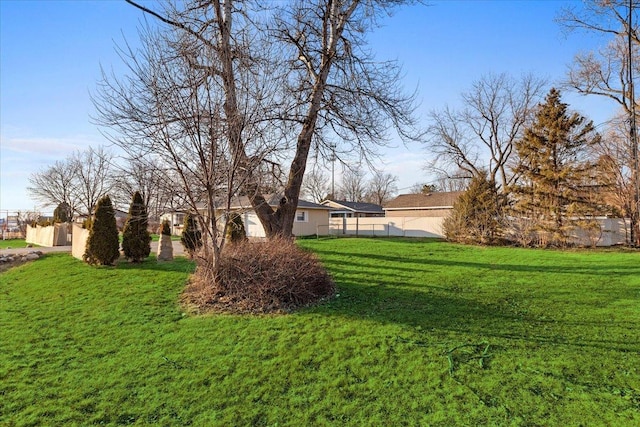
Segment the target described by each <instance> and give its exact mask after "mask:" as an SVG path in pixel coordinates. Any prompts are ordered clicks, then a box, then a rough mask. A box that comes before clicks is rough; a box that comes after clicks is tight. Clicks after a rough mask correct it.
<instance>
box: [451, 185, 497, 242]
mask: <svg viewBox="0 0 640 427" xmlns="http://www.w3.org/2000/svg"><path fill="white" fill-rule="evenodd" d="M502 206H503V204H502V198H501V197H500V195H499V194H498V190H497V188H496V185H495V183H494V182H491V181H489V180H488V178H487V174H486V173H483V174H481V175H478V176H475V177H474V178H473V179H472V180H471V183H470V185H469V188H468V189H467V191H465V192H464V193H463V194H462V195H461V196H460V197H459V198H458V200H456V202H455V203H454V204H453V210H452V212H451V215H450V216H449V217H447V218H446V219H445V220H444V223H443V225H442V227H443V231H444V233H445V236H446V237H447V239H449V240H452V241H456V242H465V243H482V244H491V243H495V242H496V240H498V239H499V237H500V232H501V223H502Z"/></svg>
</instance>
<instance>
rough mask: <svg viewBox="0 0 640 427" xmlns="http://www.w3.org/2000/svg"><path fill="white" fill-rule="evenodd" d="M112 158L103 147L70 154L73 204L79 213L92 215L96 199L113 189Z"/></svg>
mask: <svg viewBox="0 0 640 427" xmlns="http://www.w3.org/2000/svg"><path fill="white" fill-rule="evenodd" d="M112 160H113V155H112V154H111V153H109V152H108V151H106V150H105V149H104V148H103V147H98V148H95V149H94V148H89V149H88V150H85V151H77V152H75V153H74V154H73V155H72V156H71V158H70V162H71V163H72V164H73V169H74V170H75V174H76V176H75V184H76V185H75V195H76V205H75V206H76V211H77V212H78V213H79V214H80V215H92V214H93V211H94V209H95V206H96V204H97V203H98V200H100V199H101V198H102V197H103V196H105V195H107V194H108V193H109V192H110V191H111V190H112V189H113V185H114V181H113V179H112V175H111V171H112V166H111V162H112Z"/></svg>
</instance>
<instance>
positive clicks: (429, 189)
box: [407, 182, 440, 194]
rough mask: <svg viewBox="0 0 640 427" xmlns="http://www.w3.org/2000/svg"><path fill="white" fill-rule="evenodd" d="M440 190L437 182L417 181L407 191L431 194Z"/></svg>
mask: <svg viewBox="0 0 640 427" xmlns="http://www.w3.org/2000/svg"><path fill="white" fill-rule="evenodd" d="M438 191H440V188H439V187H438V185H437V184H426V183H424V182H416V183H415V184H413V185H412V186H411V188H409V190H408V191H407V193H408V194H429V193H436V192H438Z"/></svg>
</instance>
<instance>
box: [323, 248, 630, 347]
mask: <svg viewBox="0 0 640 427" xmlns="http://www.w3.org/2000/svg"><path fill="white" fill-rule="evenodd" d="M316 252H318V253H319V254H320V255H321V256H325V257H326V259H327V260H328V261H326V262H325V265H326V266H327V268H328V270H329V271H330V272H331V274H332V275H333V276H334V278H335V279H336V282H337V286H338V293H339V296H337V297H336V298H334V299H333V300H331V301H329V302H328V303H326V304H324V305H323V306H320V307H317V308H316V309H314V310H317V311H320V312H323V313H326V314H329V315H336V316H346V317H354V318H364V319H370V320H373V321H377V322H381V323H398V324H405V325H409V326H412V327H416V328H419V329H420V330H422V331H434V332H438V331H440V332H454V333H460V334H464V335H468V336H472V337H478V339H479V340H487V339H488V340H491V339H504V340H516V341H520V342H524V343H525V344H527V345H542V344H549V345H554V346H572V347H584V348H590V349H607V350H615V351H621V352H637V351H639V350H640V344H639V343H638V342H639V341H638V339H637V338H638V331H639V330H640V319H630V318H624V316H622V315H619V314H617V313H616V309H615V308H614V307H613V306H612V307H611V308H610V310H611V317H610V318H604V317H601V316H598V315H596V314H592V312H594V313H596V312H597V310H598V309H601V308H602V301H599V300H598V298H597V295H596V298H588V297H587V298H584V299H581V297H580V296H579V295H577V296H576V297H577V299H578V301H575V302H573V301H571V299H570V298H568V299H567V298H565V299H564V300H563V301H556V300H554V298H553V295H554V292H559V291H563V292H564V291H566V292H577V293H578V292H579V289H576V288H575V287H573V286H572V287H571V288H570V289H567V290H564V289H562V286H561V285H560V284H550V287H551V290H550V291H549V292H547V293H543V294H541V295H536V296H534V295H531V294H530V291H529V293H528V290H527V289H528V288H527V287H526V286H518V285H514V287H505V289H504V293H501V292H502V290H501V289H496V288H495V286H493V287H492V289H488V288H487V289H485V288H483V287H482V286H481V285H480V286H475V285H473V286H471V287H469V286H467V284H468V283H473V282H474V278H476V277H477V274H478V271H479V269H491V270H496V271H505V272H506V271H508V272H516V273H520V272H524V273H533V272H536V273H538V272H540V271H541V266H526V265H515V264H507V265H504V264H501V265H500V264H499V265H490V264H487V263H481V262H457V261H447V260H443V259H433V260H429V259H425V260H424V262H421V263H419V262H418V261H416V260H415V259H413V260H406V259H404V258H401V257H394V256H381V255H375V254H369V253H367V254H353V256H351V257H349V258H348V259H345V257H344V255H345V254H344V253H336V252H332V251H323V250H318V251H316ZM334 255H335V256H336V258H332V256H334ZM331 259H334V261H331ZM434 265H437V266H444V267H446V268H448V269H451V270H454V269H455V270H457V271H455V274H457V277H456V276H455V274H454V275H453V279H451V281H450V282H448V283H436V282H434V277H432V275H430V271H429V270H430V269H431V268H433V266H434ZM550 269H551V270H552V271H551V273H558V272H563V273H564V272H566V270H565V267H564V266H563V267H553V266H552V267H550ZM621 269H622V270H624V272H620V271H618V270H621ZM570 270H571V271H572V272H573V273H574V274H581V273H582V274H585V275H587V274H589V275H594V276H600V275H602V274H605V273H603V272H601V271H599V270H597V269H596V268H590V267H589V266H584V267H583V266H576V267H571V268H570ZM542 271H543V272H544V273H549V270H548V269H546V268H545V269H543V270H542ZM616 271H617V274H618V275H621V276H626V275H631V274H638V268H634V267H629V266H626V267H624V268H623V267H620V269H618V268H616ZM634 272H635V273H634ZM607 274H611V272H610V271H609V273H607ZM416 277H417V279H416ZM545 277H546V276H542V279H545ZM405 279H407V283H404V282H403V281H404V280H405ZM409 279H410V281H409ZM538 280H540V278H539V279H538ZM608 291H610V293H611V295H609V297H610V298H611V301H615V300H617V299H624V300H626V299H631V298H632V297H633V295H632V294H637V293H638V292H639V290H638V288H637V287H633V286H628V287H625V286H619V285H618V286H616V287H615V288H612V289H608ZM591 292H593V291H592V290H591ZM528 304H530V305H531V304H532V305H535V307H530V306H528ZM531 308H533V310H532V309H531ZM634 337H635V338H634Z"/></svg>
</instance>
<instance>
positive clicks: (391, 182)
mask: <svg viewBox="0 0 640 427" xmlns="http://www.w3.org/2000/svg"><path fill="white" fill-rule="evenodd" d="M397 192H398V177H397V176H395V175H392V174H390V173H384V172H382V171H375V172H374V173H373V177H372V178H371V179H370V180H369V182H368V183H367V191H366V198H367V200H368V201H369V202H371V203H375V204H378V205H382V204H384V203H386V202H388V201H389V200H391V198H393V196H395V194H396V193H397Z"/></svg>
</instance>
